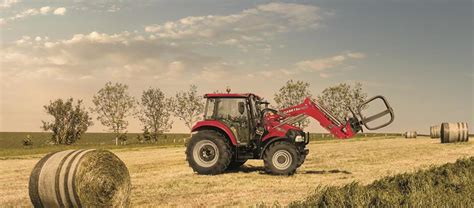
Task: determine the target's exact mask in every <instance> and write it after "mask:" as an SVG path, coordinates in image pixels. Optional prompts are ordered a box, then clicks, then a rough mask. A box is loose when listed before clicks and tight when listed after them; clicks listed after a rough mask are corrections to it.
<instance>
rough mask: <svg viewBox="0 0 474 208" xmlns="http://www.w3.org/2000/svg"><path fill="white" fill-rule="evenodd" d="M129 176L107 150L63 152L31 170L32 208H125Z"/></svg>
mask: <svg viewBox="0 0 474 208" xmlns="http://www.w3.org/2000/svg"><path fill="white" fill-rule="evenodd" d="M130 190H131V184H130V175H129V173H128V169H127V167H126V166H125V164H124V163H123V162H122V161H121V160H120V159H119V158H118V157H117V156H116V155H114V154H113V153H112V152H109V151H106V150H93V149H81V150H66V151H61V152H54V153H50V154H48V155H46V156H45V157H43V158H42V159H41V160H40V161H39V162H38V163H37V164H36V166H35V167H34V168H33V171H32V172H31V176H30V182H29V194H30V199H31V203H33V206H34V207H128V206H130Z"/></svg>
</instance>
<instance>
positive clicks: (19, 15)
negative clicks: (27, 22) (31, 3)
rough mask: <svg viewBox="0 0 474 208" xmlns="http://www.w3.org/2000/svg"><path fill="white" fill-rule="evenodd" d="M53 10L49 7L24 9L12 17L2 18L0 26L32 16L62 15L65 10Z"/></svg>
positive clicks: (61, 8)
mask: <svg viewBox="0 0 474 208" xmlns="http://www.w3.org/2000/svg"><path fill="white" fill-rule="evenodd" d="M53 9H54V8H52V7H50V6H44V7H41V8H30V9H25V10H23V11H22V12H19V13H17V14H15V15H13V16H10V17H7V18H2V19H1V20H0V25H4V24H6V23H8V22H12V21H15V20H19V19H24V18H27V17H32V16H36V15H40V14H41V15H51V14H54V15H64V14H65V13H66V8H64V7H60V8H56V9H54V11H53Z"/></svg>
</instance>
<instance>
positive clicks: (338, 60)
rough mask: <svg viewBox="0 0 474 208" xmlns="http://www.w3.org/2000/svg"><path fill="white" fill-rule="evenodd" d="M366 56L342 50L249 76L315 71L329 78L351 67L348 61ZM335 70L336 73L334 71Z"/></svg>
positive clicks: (287, 74) (270, 75)
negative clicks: (331, 54)
mask: <svg viewBox="0 0 474 208" xmlns="http://www.w3.org/2000/svg"><path fill="white" fill-rule="evenodd" d="M363 58H366V55H365V54H364V53H360V52H344V53H341V54H337V55H334V56H330V57H324V58H314V59H309V60H303V61H299V62H296V63H295V64H293V66H292V67H288V68H286V69H285V68H283V69H274V70H263V71H259V72H253V73H251V74H250V75H249V77H256V76H263V77H276V76H277V75H281V74H283V75H286V76H290V75H291V76H296V75H301V74H304V73H317V74H319V77H321V78H329V77H333V76H334V75H337V74H340V73H341V72H340V71H341V70H344V69H345V70H347V69H348V68H353V66H351V65H348V63H349V62H350V61H353V60H356V59H363ZM336 72H337V73H336Z"/></svg>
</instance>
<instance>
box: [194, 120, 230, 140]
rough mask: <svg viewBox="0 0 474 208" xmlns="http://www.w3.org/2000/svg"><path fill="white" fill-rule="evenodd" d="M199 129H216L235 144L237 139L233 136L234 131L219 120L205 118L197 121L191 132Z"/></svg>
mask: <svg viewBox="0 0 474 208" xmlns="http://www.w3.org/2000/svg"><path fill="white" fill-rule="evenodd" d="M201 130H217V131H220V132H221V133H222V134H224V135H225V136H226V137H227V138H228V139H229V140H230V142H231V143H232V144H233V145H234V146H236V145H237V140H236V138H235V136H234V133H232V131H231V130H230V129H229V127H227V126H226V125H225V124H223V123H222V122H220V121H216V120H207V121H199V122H197V123H196V125H194V126H193V128H192V129H191V132H197V131H201Z"/></svg>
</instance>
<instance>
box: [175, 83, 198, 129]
mask: <svg viewBox="0 0 474 208" xmlns="http://www.w3.org/2000/svg"><path fill="white" fill-rule="evenodd" d="M171 103H172V104H171V106H172V109H171V110H172V112H173V115H174V116H176V117H177V118H178V119H180V120H182V121H184V124H185V125H186V126H187V127H188V128H189V130H191V129H192V127H193V125H194V123H195V122H197V121H198V120H199V116H201V114H202V113H203V112H204V101H203V98H202V96H199V95H198V94H197V87H196V86H195V85H191V86H190V88H189V91H187V92H183V91H181V92H178V93H176V96H175V97H174V98H173V99H172V101H171Z"/></svg>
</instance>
